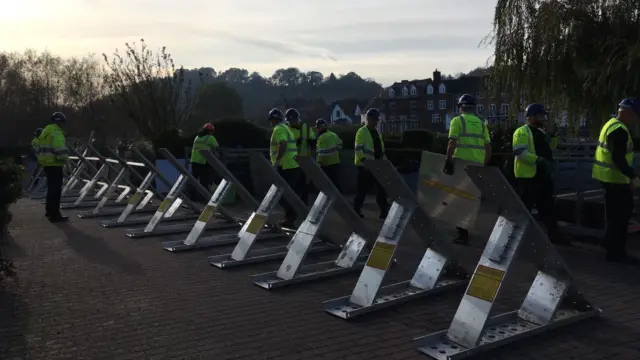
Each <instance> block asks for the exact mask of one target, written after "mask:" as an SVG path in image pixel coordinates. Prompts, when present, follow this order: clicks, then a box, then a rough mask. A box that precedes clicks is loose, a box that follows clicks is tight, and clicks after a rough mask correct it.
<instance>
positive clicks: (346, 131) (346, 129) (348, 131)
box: [331, 124, 362, 150]
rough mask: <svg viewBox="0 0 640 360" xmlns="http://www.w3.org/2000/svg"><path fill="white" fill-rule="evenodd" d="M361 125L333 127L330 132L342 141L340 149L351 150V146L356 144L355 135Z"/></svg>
mask: <svg viewBox="0 0 640 360" xmlns="http://www.w3.org/2000/svg"><path fill="white" fill-rule="evenodd" d="M361 127H362V125H360V124H357V125H351V124H340V125H333V126H332V127H331V131H333V132H334V133H336V135H338V137H340V139H341V140H342V148H343V149H346V150H353V146H354V144H355V142H356V133H357V132H358V129H360V128H361Z"/></svg>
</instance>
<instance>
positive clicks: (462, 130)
mask: <svg viewBox="0 0 640 360" xmlns="http://www.w3.org/2000/svg"><path fill="white" fill-rule="evenodd" d="M458 108H459V109H460V115H459V116H456V117H454V118H453V119H451V125H450V127H449V144H448V146H447V154H446V160H445V164H444V169H443V170H442V171H443V172H444V173H445V174H448V175H453V173H454V171H455V162H454V158H456V159H461V160H466V161H472V162H475V163H477V164H478V165H483V166H486V165H487V164H488V163H489V159H491V138H490V134H489V129H488V128H487V125H486V124H485V123H484V122H483V121H482V120H480V118H479V117H478V116H477V115H476V98H475V97H473V96H471V95H469V94H464V95H462V96H461V97H460V99H458ZM456 230H457V231H458V236H457V237H456V238H455V239H453V242H454V243H456V244H461V245H468V244H469V231H468V230H467V229H463V228H461V227H459V226H458V227H456Z"/></svg>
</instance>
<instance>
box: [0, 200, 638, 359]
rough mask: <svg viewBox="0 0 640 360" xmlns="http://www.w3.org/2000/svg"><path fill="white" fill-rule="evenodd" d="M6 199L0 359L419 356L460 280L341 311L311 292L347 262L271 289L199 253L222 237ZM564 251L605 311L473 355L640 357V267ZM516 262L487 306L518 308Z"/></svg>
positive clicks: (475, 244)
mask: <svg viewBox="0 0 640 360" xmlns="http://www.w3.org/2000/svg"><path fill="white" fill-rule="evenodd" d="M365 210H367V209H365ZM12 211H13V213H14V221H13V222H12V223H11V226H10V234H11V237H10V238H9V249H8V251H9V253H10V254H12V255H13V257H14V259H15V263H16V266H17V270H18V275H19V278H18V279H17V280H16V281H15V282H10V283H8V284H7V285H6V286H5V288H4V289H3V290H2V291H0V359H14V358H15V359H22V360H26V359H34V360H35V359H47V360H57V359H76V360H77V359H91V360H98V359H122V360H126V359H154V360H156V359H158V360H159V359H243V360H244V359H256V360H266V359H274V360H286V359H292V360H302V359H307V360H312V359H321V360H340V359H345V360H347V359H367V360H371V359H381V360H382V359H390V360H391V359H402V360H404V359H426V357H425V356H423V355H421V354H420V353H418V352H417V351H416V350H415V348H414V346H413V343H412V339H413V338H414V337H416V336H421V335H425V334H428V333H430V332H433V331H438V330H442V329H445V328H446V327H447V326H448V325H449V323H450V321H451V318H452V316H453V314H454V312H455V310H456V307H457V304H458V301H459V300H460V296H461V294H462V291H463V289H461V290H460V291H458V292H456V291H453V292H450V293H445V294H440V295H438V296H435V297H433V298H431V299H423V300H417V301H412V302H409V303H406V304H403V305H401V306H399V307H397V308H392V309H388V310H384V311H380V312H379V313H376V314H369V315H367V316H365V317H363V318H362V319H354V321H350V322H346V321H343V320H341V319H338V318H334V317H331V316H330V315H328V314H326V313H324V312H323V311H322V305H321V303H322V301H324V300H328V299H331V298H335V297H338V296H344V295H347V294H349V293H350V291H351V290H352V288H353V285H354V283H355V281H356V279H357V274H355V275H349V276H345V277H339V278H335V279H332V280H328V281H322V282H318V283H316V284H309V285H303V286H295V287H292V288H290V289H282V290H277V291H272V292H268V291H265V290H264V289H260V288H258V287H256V286H254V285H253V284H252V283H251V281H250V280H249V276H250V275H252V274H256V273H261V272H265V271H273V270H274V269H275V268H276V267H277V265H278V264H277V263H268V264H256V265H255V266H249V267H247V268H239V269H232V270H228V271H227V270H220V269H217V268H214V267H212V266H210V265H209V264H208V263H207V261H206V256H208V255H213V254H222V253H228V252H230V251H231V249H232V248H231V247H225V248H219V249H207V250H203V251H197V252H191V253H181V254H172V253H168V252H166V251H164V250H162V246H161V242H162V241H161V240H160V239H158V238H148V239H138V240H132V239H129V238H127V237H125V236H124V234H123V231H122V229H104V228H102V227H100V226H98V225H97V223H96V221H94V220H81V219H78V218H75V217H72V219H71V222H70V223H69V224H66V225H52V224H50V223H48V222H46V221H44V218H43V216H42V212H43V211H42V205H41V204H38V203H36V202H33V201H28V200H21V201H19V202H18V204H16V205H15V206H14V207H13V208H12ZM373 211H374V212H373V215H375V208H373ZM369 213H370V214H371V211H370V210H369ZM370 223H371V226H378V227H379V226H380V225H381V222H380V221H377V220H372V221H371V222H370ZM489 228H490V226H489ZM337 230H340V229H336V231H337ZM342 230H346V229H342ZM631 242H632V244H631V246H636V247H637V245H639V244H640V242H638V239H631ZM471 245H472V246H471V247H469V248H465V249H460V250H459V251H460V253H459V257H460V261H461V262H462V263H463V264H468V265H469V266H471V265H472V264H473V262H474V261H477V258H478V256H479V254H480V252H481V250H482V246H483V245H484V242H483V241H482V238H481V237H480V238H478V237H474V238H472V244H471ZM261 246H266V245H261ZM415 249H422V248H421V244H420V242H419V241H417V240H415V239H413V240H411V241H407V243H406V244H405V243H403V244H401V245H400V248H399V251H398V260H399V261H398V265H397V266H396V267H394V269H393V270H392V272H391V273H390V274H389V278H390V279H391V281H398V280H404V279H407V278H410V277H411V275H412V272H413V271H414V270H415V266H416V264H417V261H419V256H416V253H419V252H420V251H416V250H415ZM560 251H561V253H562V255H563V256H564V258H565V260H566V262H567V264H568V265H569V267H570V268H571V270H572V272H573V274H574V276H575V277H576V285H577V286H578V287H579V288H580V289H581V290H582V291H584V292H585V294H586V296H587V297H588V298H589V299H590V300H591V301H592V302H593V304H594V305H595V306H597V307H600V308H603V310H604V312H603V314H602V317H601V318H600V319H593V320H588V321H585V322H583V323H580V324H576V325H572V326H568V327H563V328H560V329H557V330H554V331H552V332H549V333H545V334H541V335H539V336H537V337H535V338H533V339H527V340H523V341H518V342H516V343H513V344H510V345H508V346H506V347H503V348H499V349H495V350H492V351H490V352H488V353H486V354H483V355H481V356H480V357H479V358H481V359H497V360H498V359H499V360H502V359H522V360H530V359H545V360H554V359H618V360H624V359H640V347H638V345H637V344H638V343H640V332H638V331H637V330H636V329H637V328H638V327H639V326H640V306H639V305H640V286H639V285H640V272H639V271H637V269H635V268H631V267H626V266H619V265H612V264H608V263H606V262H604V261H603V254H602V252H601V250H600V249H598V248H597V247H593V246H588V245H580V246H576V247H575V248H573V249H561V250H560ZM314 258H315V259H325V260H326V259H329V258H327V257H324V258H323V257H322V256H320V257H314ZM514 273H515V274H516V276H514V278H511V279H509V280H508V289H509V291H506V292H505V293H504V294H503V295H502V296H501V297H500V299H499V302H498V303H497V304H496V306H495V308H496V311H507V310H512V309H516V308H517V307H518V306H519V304H520V302H521V301H522V296H523V295H524V293H525V292H526V290H527V288H528V286H529V284H530V281H531V280H532V278H533V276H534V275H535V271H534V269H533V268H532V267H531V266H530V265H529V264H526V263H523V264H518V265H517V266H516V270H515V271H514Z"/></svg>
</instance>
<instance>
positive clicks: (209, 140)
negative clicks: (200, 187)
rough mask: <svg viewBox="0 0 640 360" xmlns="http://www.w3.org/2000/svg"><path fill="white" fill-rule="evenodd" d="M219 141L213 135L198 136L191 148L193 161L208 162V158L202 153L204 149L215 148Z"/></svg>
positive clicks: (197, 162)
mask: <svg viewBox="0 0 640 360" xmlns="http://www.w3.org/2000/svg"><path fill="white" fill-rule="evenodd" d="M218 146H219V145H218V141H217V140H216V138H215V136H213V135H204V136H196V138H195V139H194V140H193V147H192V148H191V162H192V163H196V164H206V163H207V160H206V159H205V158H204V156H202V154H200V151H202V150H214V149H216V148H217V147H218Z"/></svg>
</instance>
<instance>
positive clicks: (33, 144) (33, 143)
mask: <svg viewBox="0 0 640 360" xmlns="http://www.w3.org/2000/svg"><path fill="white" fill-rule="evenodd" d="M31 147H32V148H33V150H35V152H36V154H37V153H38V148H39V147H40V144H39V143H38V138H33V140H31Z"/></svg>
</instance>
